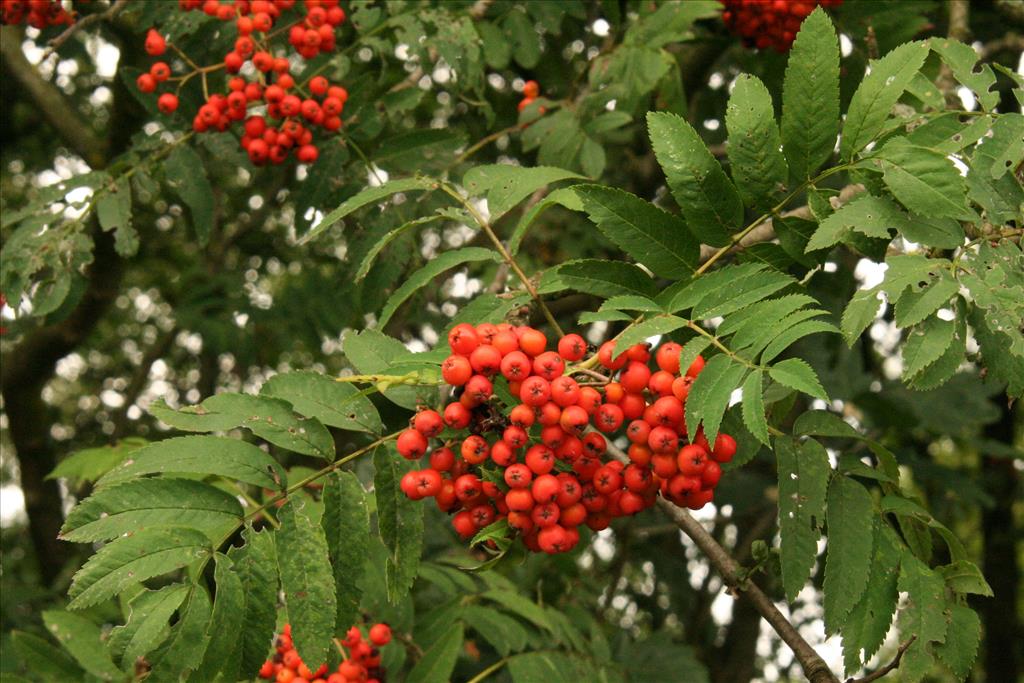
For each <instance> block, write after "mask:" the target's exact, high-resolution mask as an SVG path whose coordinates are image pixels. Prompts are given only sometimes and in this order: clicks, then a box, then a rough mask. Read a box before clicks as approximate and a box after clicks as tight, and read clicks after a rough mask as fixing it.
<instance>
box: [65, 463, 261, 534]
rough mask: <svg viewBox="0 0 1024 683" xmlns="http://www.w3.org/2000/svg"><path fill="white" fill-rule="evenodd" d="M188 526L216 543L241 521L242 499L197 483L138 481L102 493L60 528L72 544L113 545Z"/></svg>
mask: <svg viewBox="0 0 1024 683" xmlns="http://www.w3.org/2000/svg"><path fill="white" fill-rule="evenodd" d="M168 521H173V523H174V525H175V526H182V527H189V528H192V529H197V530H199V531H202V532H203V533H205V534H206V535H207V536H208V537H209V538H210V540H211V541H217V540H220V539H222V538H223V537H224V534H225V533H227V532H229V531H230V530H232V529H234V528H235V527H236V526H237V525H238V524H240V523H241V521H242V506H241V505H240V504H239V503H238V499H237V498H236V497H235V496H234V495H232V494H230V493H228V492H226V491H223V490H221V489H219V488H216V487H214V486H210V485H209V484H204V483H203V482H201V481H195V480H193V479H174V478H171V477H160V478H149V479H134V480H131V481H126V482H124V483H121V484H118V485H116V486H107V487H104V488H101V489H98V490H97V491H96V492H95V493H93V494H92V495H91V496H89V497H88V498H86V499H85V500H83V501H82V502H81V503H79V504H78V505H76V506H75V507H74V508H73V509H72V510H71V512H70V513H68V516H67V519H66V520H65V521H64V526H63V527H61V532H60V533H61V538H62V539H64V540H66V541H71V542H73V543H88V542H92V541H109V540H112V539H115V538H118V537H119V536H122V535H125V534H131V533H134V532H137V531H141V530H142V529H145V528H148V527H154V526H166V525H167V523H168Z"/></svg>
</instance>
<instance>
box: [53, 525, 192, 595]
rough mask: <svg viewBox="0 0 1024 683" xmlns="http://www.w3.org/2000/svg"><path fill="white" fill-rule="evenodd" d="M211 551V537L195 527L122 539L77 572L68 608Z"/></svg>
mask: <svg viewBox="0 0 1024 683" xmlns="http://www.w3.org/2000/svg"><path fill="white" fill-rule="evenodd" d="M211 552H212V549H211V547H210V539H209V538H207V537H206V534H204V533H202V532H200V531H196V530H195V529H185V528H177V527H151V528H149V529H143V530H142V531H139V532H137V533H135V534H133V535H131V536H125V537H124V538H119V539H118V540H116V541H113V542H111V543H108V544H107V545H105V546H103V547H102V548H100V550H99V552H97V553H96V554H95V555H93V556H92V557H90V558H89V561H88V562H86V563H85V565H83V566H82V568H81V569H79V570H78V571H77V572H76V573H75V576H74V579H73V580H72V583H71V588H69V589H68V597H70V598H71V602H70V603H69V604H68V607H69V608H71V609H82V608H84V607H89V606H90V605H95V604H97V603H100V602H102V601H103V600H106V599H107V598H110V597H113V596H114V595H117V594H118V593H120V592H121V591H123V590H124V589H125V588H126V587H128V586H130V585H131V584H134V583H138V582H139V581H145V580H146V579H149V578H152V577H154V576H159V575H161V574H166V573H167V572H170V571H173V570H175V569H179V568H181V567H184V566H185V565H187V564H192V563H193V562H195V561H197V560H201V559H203V558H204V557H206V556H208V555H209V554H210V553H211Z"/></svg>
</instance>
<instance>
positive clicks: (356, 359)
mask: <svg viewBox="0 0 1024 683" xmlns="http://www.w3.org/2000/svg"><path fill="white" fill-rule="evenodd" d="M342 348H343V350H344V352H345V357H346V358H348V360H349V362H350V363H351V364H352V365H353V366H355V368H356V370H358V371H359V372H361V373H363V374H365V375H372V374H405V373H407V372H410V371H412V370H413V368H410V367H409V366H408V365H406V366H405V367H404V368H403V367H401V366H400V364H398V366H396V367H394V370H392V368H393V366H395V365H396V364H397V361H398V360H399V359H402V358H405V359H408V358H410V357H411V356H410V354H409V350H408V349H407V348H405V344H403V343H402V342H400V341H398V340H397V339H395V338H393V337H389V336H387V335H386V334H383V333H382V332H379V331H377V330H363V331H361V332H359V331H356V330H352V331H349V332H346V333H345V338H344V341H343V347H342ZM424 367H425V366H419V367H417V368H415V370H416V371H417V372H420V371H422V370H423V369H424ZM435 369H436V366H435ZM384 396H385V397H386V398H387V399H388V400H389V401H392V402H394V403H397V404H398V405H400V406H402V407H404V408H408V409H410V410H414V409H415V408H416V406H418V405H422V404H424V403H429V402H430V401H432V400H434V399H435V398H436V396H437V390H436V388H435V387H432V386H411V385H406V386H401V385H399V386H393V387H390V388H388V389H385V390H384Z"/></svg>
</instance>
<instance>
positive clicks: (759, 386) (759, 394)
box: [741, 370, 771, 446]
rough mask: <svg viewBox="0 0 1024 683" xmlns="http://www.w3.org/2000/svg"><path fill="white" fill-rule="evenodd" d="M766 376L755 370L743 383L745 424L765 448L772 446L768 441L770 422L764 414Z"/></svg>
mask: <svg viewBox="0 0 1024 683" xmlns="http://www.w3.org/2000/svg"><path fill="white" fill-rule="evenodd" d="M763 383H764V374H763V373H762V372H761V371H760V370H755V371H753V372H751V373H750V374H749V375H747V379H746V381H745V382H743V401H742V404H741V406H742V411H743V423H744V424H745V425H747V429H749V430H750V433H751V434H753V435H754V436H755V437H757V440H758V441H760V442H761V443H763V444H764V445H765V446H769V445H771V442H770V441H769V440H768V420H767V419H766V418H765V412H764V388H763Z"/></svg>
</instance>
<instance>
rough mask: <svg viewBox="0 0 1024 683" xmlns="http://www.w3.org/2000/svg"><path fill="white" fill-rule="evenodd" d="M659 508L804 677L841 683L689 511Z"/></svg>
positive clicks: (663, 503) (661, 502)
mask: <svg viewBox="0 0 1024 683" xmlns="http://www.w3.org/2000/svg"><path fill="white" fill-rule="evenodd" d="M608 452H609V453H611V454H612V455H613V456H614V457H615V458H616V459H617V460H620V461H622V462H628V458H627V457H626V454H625V453H623V452H622V451H621V450H619V449H618V448H616V447H615V446H613V445H612V444H609V445H608ZM658 507H660V508H661V509H662V511H663V512H664V513H665V514H666V515H668V517H669V518H670V519H671V520H672V521H673V522H675V524H676V526H678V527H679V529H680V530H681V531H682V532H683V533H684V534H686V535H687V536H689V537H690V540H692V541H693V542H694V543H695V544H696V546H697V548H699V549H700V551H701V552H702V553H704V556H705V557H706V558H707V559H708V562H710V563H711V566H712V567H714V568H715V571H717V572H718V575H719V576H721V577H722V581H723V583H725V585H726V586H728V587H729V588H730V589H731V590H732V591H733V592H734V593H735V594H736V595H740V596H743V597H745V598H746V599H747V600H749V601H750V602H751V604H752V605H753V606H754V609H756V610H757V612H758V613H759V614H760V615H761V617H763V618H764V620H765V621H767V622H768V625H769V626H771V627H772V629H774V631H775V632H776V633H777V634H778V635H779V637H780V638H781V639H782V641H783V642H784V643H786V645H788V646H789V647H790V648H791V649H792V650H793V654H794V655H795V656H796V659H797V661H798V662H800V666H801V667H802V668H803V671H804V676H806V677H807V680H809V681H811V683H838V682H839V679H838V678H836V676H835V674H833V673H832V670H831V669H829V668H828V664H826V663H825V660H823V659H822V658H821V656H820V655H819V654H818V653H817V652H816V651H815V649H814V648H813V647H811V644H810V643H808V642H807V641H806V640H804V637H803V636H801V635H800V632H799V631H797V630H796V627H795V626H793V624H791V623H790V622H789V620H788V619H787V618H786V617H785V616H784V615H783V614H782V612H780V611H779V608H778V607H776V606H775V603H774V602H772V599H771V598H769V597H768V596H767V595H765V593H764V591H762V590H761V589H760V588H759V587H758V586H757V584H755V583H754V582H753V580H752V579H749V578H746V577H744V576H742V575H741V571H740V570H741V568H740V565H739V564H738V563H737V562H736V560H734V559H733V558H732V556H731V555H729V553H728V551H726V549H725V548H723V547H722V546H721V545H720V544H719V543H718V541H716V540H715V539H714V537H712V536H711V534H709V533H708V531H707V529H705V528H704V527H703V526H702V525H701V523H700V522H698V521H697V520H696V519H694V517H693V515H691V514H690V513H689V512H688V511H687V510H685V509H683V508H681V507H677V506H676V505H674V504H673V503H672V502H671V501H669V500H666V499H664V498H658Z"/></svg>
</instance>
